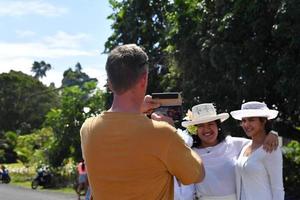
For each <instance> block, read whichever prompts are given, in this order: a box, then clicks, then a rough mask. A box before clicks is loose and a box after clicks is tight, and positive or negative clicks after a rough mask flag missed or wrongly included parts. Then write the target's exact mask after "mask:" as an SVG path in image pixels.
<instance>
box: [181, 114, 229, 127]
mask: <svg viewBox="0 0 300 200" xmlns="http://www.w3.org/2000/svg"><path fill="white" fill-rule="evenodd" d="M228 118H229V114H228V113H221V114H218V115H215V116H207V117H202V118H199V119H196V120H189V121H183V122H182V123H181V126H183V127H185V128H186V127H188V126H191V125H196V124H203V123H207V122H212V121H216V120H220V121H221V122H224V121H225V120H226V119H228Z"/></svg>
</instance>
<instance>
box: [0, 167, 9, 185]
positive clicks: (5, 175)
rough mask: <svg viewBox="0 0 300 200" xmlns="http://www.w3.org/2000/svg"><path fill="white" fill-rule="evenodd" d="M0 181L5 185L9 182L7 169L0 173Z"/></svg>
mask: <svg viewBox="0 0 300 200" xmlns="http://www.w3.org/2000/svg"><path fill="white" fill-rule="evenodd" d="M0 181H2V183H6V184H8V183H9V182H10V181H11V179H10V176H9V173H8V170H7V169H4V170H1V171H0Z"/></svg>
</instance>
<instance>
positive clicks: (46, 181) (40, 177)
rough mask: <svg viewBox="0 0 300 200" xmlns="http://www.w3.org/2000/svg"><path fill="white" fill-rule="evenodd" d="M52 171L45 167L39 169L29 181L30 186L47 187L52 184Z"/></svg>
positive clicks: (33, 187)
mask: <svg viewBox="0 0 300 200" xmlns="http://www.w3.org/2000/svg"><path fill="white" fill-rule="evenodd" d="M52 177H53V175H52V173H51V172H50V171H49V170H47V169H39V170H38V171H37V175H36V177H35V178H34V179H33V180H32V182H31V188H32V189H34V190H35V189H37V187H38V186H42V187H44V188H49V187H51V186H52V179H53V178H52Z"/></svg>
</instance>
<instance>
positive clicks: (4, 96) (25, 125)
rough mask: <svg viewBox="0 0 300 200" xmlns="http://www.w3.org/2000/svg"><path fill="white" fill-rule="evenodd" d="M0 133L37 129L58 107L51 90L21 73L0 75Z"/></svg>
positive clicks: (55, 97) (14, 72)
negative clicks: (51, 110)
mask: <svg viewBox="0 0 300 200" xmlns="http://www.w3.org/2000/svg"><path fill="white" fill-rule="evenodd" d="M0 85H1V87H0V121H1V123H0V133H2V134H4V132H6V131H15V132H17V133H20V134H24V133H30V132H31V131H32V130H33V129H36V128H40V127H41V125H42V123H43V122H44V119H45V116H46V113H47V112H48V111H49V110H50V109H51V108H53V107H55V106H56V105H58V96H57V93H56V92H55V91H53V90H52V89H53V88H51V87H50V88H49V87H47V86H45V85H43V84H42V83H41V82H40V81H39V80H37V79H35V78H34V77H32V76H29V75H27V74H24V73H22V72H16V71H10V72H9V73H2V74H0Z"/></svg>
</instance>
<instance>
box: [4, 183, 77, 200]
mask: <svg viewBox="0 0 300 200" xmlns="http://www.w3.org/2000/svg"><path fill="white" fill-rule="evenodd" d="M82 199H83V198H82ZM0 200H77V197H76V195H75V194H64V193H57V192H51V191H44V190H42V189H37V190H32V189H27V188H22V187H18V186H13V185H10V184H0Z"/></svg>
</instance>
